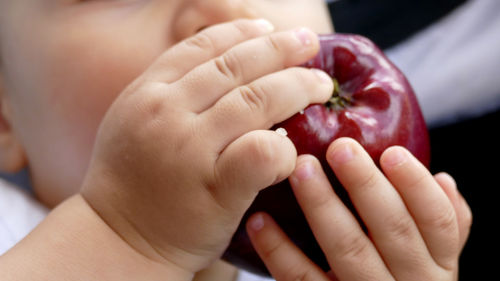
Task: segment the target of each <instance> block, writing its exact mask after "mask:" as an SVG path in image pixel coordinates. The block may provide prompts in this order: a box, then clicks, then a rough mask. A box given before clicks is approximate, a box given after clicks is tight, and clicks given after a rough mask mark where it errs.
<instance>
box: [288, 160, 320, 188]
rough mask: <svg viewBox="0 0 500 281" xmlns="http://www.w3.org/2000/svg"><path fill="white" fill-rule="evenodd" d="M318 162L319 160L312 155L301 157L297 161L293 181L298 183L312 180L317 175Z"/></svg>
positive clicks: (292, 176)
mask: <svg viewBox="0 0 500 281" xmlns="http://www.w3.org/2000/svg"><path fill="white" fill-rule="evenodd" d="M316 161H317V159H316V158H315V157H314V156H312V155H301V156H300V157H299V158H298V159H297V165H296V166H295V170H294V171H293V173H292V175H291V179H292V180H293V181H295V182H296V183H298V182H302V181H306V180H308V179H310V178H311V177H312V176H313V175H314V174H315V171H316V165H315V162H316Z"/></svg>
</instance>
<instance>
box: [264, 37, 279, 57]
mask: <svg viewBox="0 0 500 281" xmlns="http://www.w3.org/2000/svg"><path fill="white" fill-rule="evenodd" d="M264 38H265V43H266V44H267V46H268V47H269V48H270V49H271V50H273V51H274V52H276V53H281V51H282V47H281V44H280V42H279V40H278V37H277V36H276V35H275V34H271V35H269V36H266V37H264Z"/></svg>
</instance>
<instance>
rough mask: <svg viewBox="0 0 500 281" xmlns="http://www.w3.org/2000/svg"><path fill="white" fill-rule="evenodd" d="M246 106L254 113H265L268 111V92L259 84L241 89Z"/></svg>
mask: <svg viewBox="0 0 500 281" xmlns="http://www.w3.org/2000/svg"><path fill="white" fill-rule="evenodd" d="M239 91H240V95H241V98H242V99H243V102H244V104H245V105H246V106H247V107H248V108H249V109H250V111H252V112H258V111H265V110H266V109H267V104H268V97H267V94H266V92H267V91H266V90H265V89H264V88H263V87H262V86H259V85H257V84H249V85H247V86H242V87H240V88H239Z"/></svg>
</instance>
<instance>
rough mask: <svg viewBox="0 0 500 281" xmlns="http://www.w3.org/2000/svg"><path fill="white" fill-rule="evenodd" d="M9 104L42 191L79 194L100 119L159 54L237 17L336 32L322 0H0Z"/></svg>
mask: <svg viewBox="0 0 500 281" xmlns="http://www.w3.org/2000/svg"><path fill="white" fill-rule="evenodd" d="M0 3H1V4H0V47H1V49H0V51H1V53H0V55H1V64H0V82H2V83H0V91H1V92H2V93H3V98H2V106H3V107H4V108H8V110H4V112H9V113H8V114H7V115H8V119H9V120H10V127H11V128H12V130H13V132H14V134H15V135H16V136H17V139H18V140H19V141H20V143H21V144H22V146H23V148H24V150H25V154H26V158H27V160H28V163H29V164H28V165H29V169H30V173H31V175H32V182H33V186H34V189H35V192H36V194H37V195H38V197H39V199H40V200H41V201H42V202H44V203H46V204H47V205H49V206H54V205H55V204H57V203H59V202H60V201H61V200H63V199H65V198H67V197H68V196H70V195H72V194H74V193H75V192H77V191H78V189H79V186H80V183H81V181H82V179H83V176H84V174H85V171H86V168H87V165H88V163H89V160H90V156H91V151H92V146H93V142H94V138H95V135H96V132H97V128H98V126H99V123H100V121H101V119H102V118H103V116H104V114H105V112H106V110H107V109H108V107H109V106H110V104H111V103H112V102H113V100H114V99H115V98H116V97H117V95H119V94H120V92H121V91H122V90H123V88H124V87H126V86H127V85H128V84H129V83H130V82H132V81H133V80H134V79H135V78H136V77H137V76H139V75H140V74H141V73H142V72H143V71H144V70H145V69H146V68H147V67H148V66H149V65H150V64H151V63H152V62H153V61H154V60H155V58H157V57H158V56H159V55H160V54H161V53H163V52H164V51H165V50H166V49H168V48H169V47H170V46H172V45H173V44H175V43H177V42H179V41H180V40H182V39H184V38H186V37H188V36H191V35H193V34H195V33H196V32H197V31H199V30H201V29H203V28H205V27H207V26H210V25H213V24H216V23H219V22H225V21H231V20H233V19H236V18H266V19H268V20H270V21H271V22H272V23H273V24H274V25H275V26H276V29H278V30H280V29H281V30H282V29H289V28H294V27H297V26H308V27H310V28H311V29H313V30H314V31H316V32H318V33H326V32H331V31H332V29H331V25H330V20H329V16H328V14H327V10H326V8H325V4H324V1H323V0H79V1H77V0H43V1H39V0H15V1H10V0H0Z"/></svg>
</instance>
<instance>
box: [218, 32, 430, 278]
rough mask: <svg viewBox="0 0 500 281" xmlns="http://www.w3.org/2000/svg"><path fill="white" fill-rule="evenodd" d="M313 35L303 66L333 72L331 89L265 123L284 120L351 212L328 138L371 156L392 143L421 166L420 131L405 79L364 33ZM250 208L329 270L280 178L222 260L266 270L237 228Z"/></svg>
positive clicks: (423, 130) (423, 131)
mask: <svg viewBox="0 0 500 281" xmlns="http://www.w3.org/2000/svg"><path fill="white" fill-rule="evenodd" d="M319 38H320V46H321V48H320V51H319V53H318V54H317V56H316V57H315V58H313V59H312V60H310V61H308V62H307V63H306V64H305V65H303V66H305V67H308V68H319V69H322V70H324V71H325V72H327V73H328V74H329V75H330V76H331V77H333V79H334V82H335V84H336V85H335V86H336V87H335V88H336V89H335V91H334V93H333V95H332V99H331V100H330V101H329V102H328V103H326V104H314V105H310V106H309V107H307V108H306V109H305V110H304V111H302V112H300V113H297V114H296V115H294V116H292V117H291V118H290V119H288V120H286V121H284V122H282V123H280V124H277V125H275V126H274V127H273V129H277V128H284V129H285V130H286V132H287V136H288V137H289V138H290V139H291V140H292V142H293V143H294V144H295V147H296V149H297V152H298V154H312V155H314V156H316V157H317V158H318V159H319V160H320V162H321V163H322V165H323V168H324V170H325V171H326V173H327V175H328V178H329V180H330V182H331V183H332V186H333V187H334V190H335V192H336V193H337V194H338V195H339V196H340V198H341V199H342V200H343V202H344V203H345V204H346V205H347V206H348V207H349V208H350V209H351V210H352V211H353V212H354V213H355V211H354V208H353V206H352V204H351V202H350V200H349V197H348V195H347V193H346V191H345V190H344V188H342V186H341V184H340V183H339V182H338V180H337V179H336V177H335V175H334V173H333V172H332V171H331V169H330V168H329V167H328V164H327V162H326V159H325V154H326V150H327V148H328V146H329V145H330V143H331V142H332V141H334V140H335V139H337V138H340V137H351V138H353V139H356V140H357V141H358V142H359V143H360V144H361V145H362V146H363V147H364V148H365V149H366V150H367V152H368V153H369V154H370V156H371V157H372V158H373V159H374V161H375V162H376V163H377V164H378V162H379V159H380V155H381V154H382V152H383V151H384V150H385V149H387V148H388V147H390V146H393V145H400V146H404V147H406V148H407V149H408V150H409V151H411V152H412V153H413V154H414V155H415V156H416V157H417V158H418V159H419V160H420V161H421V162H422V163H423V164H424V165H426V166H427V167H428V166H429V161H430V147H429V137H428V131H427V127H426V124H425V121H424V118H423V115H422V112H421V110H420V107H419V105H418V102H417V99H416V97H415V94H414V92H413V89H412V88H411V86H410V84H409V83H408V81H407V79H406V78H405V76H404V75H403V74H402V73H401V71H400V70H399V69H398V68H397V67H396V66H395V65H394V64H392V63H391V62H390V61H389V60H388V59H387V57H386V56H385V55H384V54H383V53H382V51H381V50H380V49H379V48H378V47H377V46H375V45H374V44H373V43H372V42H371V41H370V40H368V39H366V38H364V37H362V36H359V35H352V34H338V33H337V34H330V35H320V36H319ZM257 211H264V212H267V213H268V214H270V215H271V216H272V217H273V218H274V219H275V220H276V221H277V223H278V224H279V225H280V226H281V228H282V229H283V230H284V231H285V233H287V235H288V236H289V237H290V239H291V240H292V241H293V242H294V243H295V244H296V245H297V246H298V247H299V248H300V249H302V251H304V253H305V254H306V255H307V256H308V257H309V258H311V259H312V260H313V261H314V262H315V263H316V264H318V265H319V266H320V267H321V268H323V269H324V270H329V265H328V263H327V261H326V259H325V256H324V254H323V252H322V251H321V249H320V247H319V246H318V244H317V243H316V240H315V239H314V236H313V234H312V232H311V230H310V228H309V226H308V224H307V221H306V220H305V217H304V215H303V213H302V211H301V209H300V207H299V205H298V203H297V201H296V199H295V197H294V195H293V192H292V190H291V187H290V184H289V182H288V181H287V180H285V181H283V182H280V183H278V184H276V185H274V186H271V187H269V188H267V189H265V190H263V191H261V192H260V193H259V195H258V196H257V198H256V199H255V201H254V202H253V204H252V205H251V207H250V208H249V210H248V211H247V212H246V214H245V216H244V217H243V220H242V222H241V224H240V225H239V227H238V229H237V231H236V233H235V234H234V236H233V239H232V241H231V243H230V245H229V247H228V248H227V250H226V252H225V253H224V256H223V258H224V259H225V260H227V261H229V262H231V263H233V264H235V265H237V266H239V267H241V268H243V269H246V270H247V271H250V272H254V273H257V274H260V275H269V272H268V271H267V269H266V267H265V266H264V264H263V262H262V261H261V260H260V258H259V257H258V255H257V253H256V252H255V250H254V249H253V247H252V245H251V242H250V239H249V237H248V235H247V233H246V230H245V223H246V221H247V219H248V217H249V216H250V215H251V214H253V213H255V212H257ZM356 215H357V214H356ZM358 220H359V218H358Z"/></svg>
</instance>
